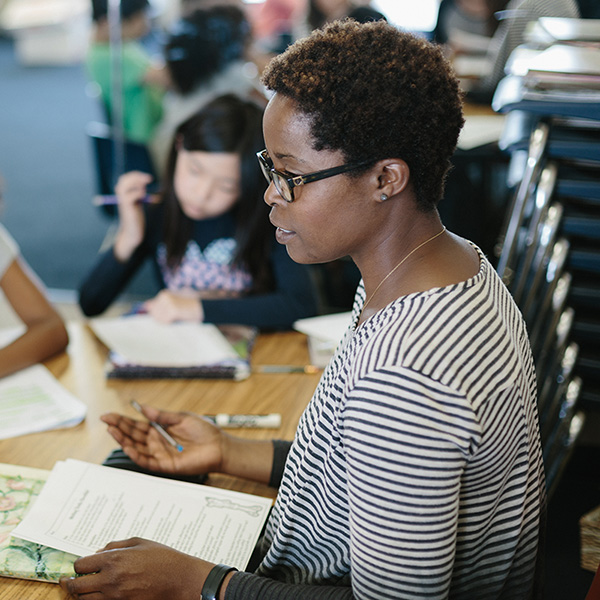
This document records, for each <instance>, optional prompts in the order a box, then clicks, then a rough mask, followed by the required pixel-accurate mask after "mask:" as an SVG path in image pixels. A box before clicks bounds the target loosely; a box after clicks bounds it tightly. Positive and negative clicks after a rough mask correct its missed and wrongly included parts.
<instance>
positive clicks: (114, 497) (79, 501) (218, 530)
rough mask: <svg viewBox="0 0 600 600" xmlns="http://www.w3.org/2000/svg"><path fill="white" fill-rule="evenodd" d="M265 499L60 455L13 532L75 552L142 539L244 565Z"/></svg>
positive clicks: (262, 518)
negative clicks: (60, 458)
mask: <svg viewBox="0 0 600 600" xmlns="http://www.w3.org/2000/svg"><path fill="white" fill-rule="evenodd" d="M271 504H272V501H271V500H270V499H268V498H262V497H260V496H253V495H250V494H242V493H240V492H233V491H231V490H223V489H220V488H214V487H209V486H204V485H199V484H193V483H187V482H181V481H176V480H172V479H163V478H158V477H152V476H149V475H143V474H140V473H134V472H132V471H126V470H121V469H115V468H111V467H103V466H99V465H93V464H90V463H86V462H82V461H77V460H71V459H70V460H67V461H65V462H58V463H56V465H55V467H54V469H53V470H52V472H51V474H50V476H49V478H48V481H47V482H46V485H45V486H44V488H43V489H42V492H41V494H40V496H39V497H38V499H37V501H36V503H35V504H34V506H33V508H32V509H31V510H30V511H29V513H28V514H27V516H26V517H25V518H24V519H23V521H21V523H20V524H19V525H18V526H17V527H16V528H15V529H14V530H13V532H12V535H13V536H14V537H18V538H22V539H25V540H29V541H32V542H36V543H39V544H43V545H45V546H50V547H52V548H56V549H59V550H63V551H65V552H70V553H72V554H77V555H79V556H82V555H87V554H91V553H93V552H96V551H97V550H99V549H101V548H103V547H104V546H105V545H106V544H107V543H108V542H110V541H114V540H123V539H127V538H130V537H134V536H136V537H142V538H146V539H150V540H153V541H155V542H160V543H162V544H165V545H167V546H170V547H172V548H175V549H177V550H180V551H182V552H185V553H186V554H191V555H193V556H197V557H199V558H203V559H204V560H208V561H210V562H214V563H225V564H228V565H231V566H234V567H236V568H238V569H244V568H245V567H246V565H247V563H248V561H249V560H250V556H251V554H252V550H253V549H254V546H255V544H256V541H257V540H258V537H259V535H260V532H261V530H262V527H263V524H264V522H265V520H266V518H267V516H268V512H269V508H270V506H271Z"/></svg>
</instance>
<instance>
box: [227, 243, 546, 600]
mask: <svg viewBox="0 0 600 600" xmlns="http://www.w3.org/2000/svg"><path fill="white" fill-rule="evenodd" d="M364 296H365V294H364V289H363V288H362V286H361V287H360V288H359V290H358V293H357V298H356V302H355V306H354V318H355V322H357V321H358V317H359V314H360V309H361V307H362V305H363V303H364ZM544 488H545V484H544V475H543V466H542V456H541V447H540V440H539V430H538V417H537V408H536V388H535V374H534V368H533V362H532V358H531V352H530V348H529V342H528V338H527V332H526V330H525V326H524V324H523V320H522V318H521V315H520V314H519V311H518V309H517V307H516V305H515V304H514V302H513V301H512V299H511V297H510V295H509V293H508V291H507V290H506V288H505V287H504V285H503V284H502V282H501V281H500V279H499V278H498V276H497V275H496V273H495V272H494V270H493V268H492V267H491V265H490V264H489V262H487V260H486V259H485V257H484V256H483V255H482V254H481V253H480V270H479V272H478V274H477V275H475V276H474V277H472V278H470V279H469V280H467V281H465V282H462V283H458V284H455V285H451V286H448V287H443V288H436V289H432V290H429V291H427V292H423V293H415V294H410V295H407V296H404V297H401V298H398V299H397V300H395V301H394V302H392V303H391V304H390V305H388V306H387V307H386V308H384V309H383V310H381V311H379V312H378V313H376V314H375V315H374V316H373V317H371V318H370V319H368V320H367V321H366V322H364V323H363V324H362V325H361V326H360V327H358V328H357V329H356V330H350V331H348V333H347V334H346V337H345V339H344V340H343V342H342V343H341V345H340V347H339V348H338V351H337V352H336V355H335V356H334V358H333V359H332V361H331V363H330V365H329V366H328V368H327V369H326V371H325V372H324V374H323V377H322V379H321V382H320V383H319V386H318V388H317V390H316V392H315V394H314V396H313V399H312V400H311V402H310V404H309V405H308V407H307V409H306V411H305V413H304V414H303V416H302V418H301V420H300V423H299V426H298V430H297V434H296V438H295V440H294V442H293V444H292V446H291V449H290V452H289V455H288V459H287V463H286V466H285V470H284V473H283V479H282V482H281V486H280V488H279V494H278V497H277V501H276V504H275V507H274V509H273V513H272V515H271V518H270V520H269V522H268V525H267V530H266V534H265V538H264V541H263V544H264V546H263V552H264V559H263V561H262V563H261V564H260V566H259V568H258V571H257V574H259V575H261V576H262V577H256V575H251V574H246V573H240V574H236V575H235V576H234V577H233V578H232V580H231V581H230V584H229V587H228V589H227V600H230V599H231V600H235V599H237V598H244V600H249V599H252V598H261V600H268V599H270V598H278V599H282V598H286V599H287V598H290V599H291V598H314V599H321V598H360V599H373V600H380V599H384V598H389V599H394V600H397V599H399V598H407V599H411V600H414V599H416V598H447V597H452V598H464V599H473V598H477V599H478V600H480V599H482V598H495V599H498V598H506V599H510V600H515V599H520V598H531V597H533V593H534V592H533V588H534V578H535V577H534V576H535V570H536V569H535V566H536V557H537V550H538V539H539V534H540V528H541V522H542V520H543V519H542V518H541V513H542V509H543V504H544V495H545V492H544ZM281 582H283V583H281ZM298 584H301V585H298ZM306 584H314V585H308V586H307V585H306ZM317 586H323V587H317ZM349 586H351V588H349ZM257 590H258V592H257ZM336 590H337V591H336ZM350 590H351V591H350Z"/></svg>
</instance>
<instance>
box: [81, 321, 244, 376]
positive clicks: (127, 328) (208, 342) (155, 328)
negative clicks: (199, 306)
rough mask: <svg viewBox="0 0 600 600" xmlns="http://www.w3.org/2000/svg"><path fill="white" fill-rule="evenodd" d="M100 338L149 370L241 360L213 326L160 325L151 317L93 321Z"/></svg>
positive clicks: (114, 349)
mask: <svg viewBox="0 0 600 600" xmlns="http://www.w3.org/2000/svg"><path fill="white" fill-rule="evenodd" d="M89 323H90V327H91V328H92V329H93V331H94V333H95V334H96V335H97V336H98V338H99V339H100V340H101V341H102V342H103V343H104V344H105V345H106V346H108V348H110V349H111V350H112V351H113V352H116V353H117V354H118V355H120V357H121V358H123V359H124V360H125V361H126V362H128V363H131V364H135V365H143V366H147V367H197V366H202V365H213V364H218V363H223V362H226V361H231V360H239V355H238V354H237V353H236V351H235V349H234V348H233V346H232V345H231V344H230V343H229V342H228V341H227V338H226V337H225V336H224V335H223V334H222V333H221V332H220V331H219V329H218V328H217V327H216V326H215V325H213V324H210V323H189V322H178V323H169V324H164V323H159V322H158V321H156V320H155V319H153V318H152V317H151V316H150V315H131V316H125V317H117V318H114V319H106V318H98V319H91V320H90V322H89Z"/></svg>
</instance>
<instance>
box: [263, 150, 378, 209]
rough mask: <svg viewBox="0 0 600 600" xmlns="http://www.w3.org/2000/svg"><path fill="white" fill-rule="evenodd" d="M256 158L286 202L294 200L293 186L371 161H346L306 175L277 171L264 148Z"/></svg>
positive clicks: (324, 177)
mask: <svg viewBox="0 0 600 600" xmlns="http://www.w3.org/2000/svg"><path fill="white" fill-rule="evenodd" d="M256 158H258V163H259V164H260V168H261V170H262V172H263V175H264V176H265V179H266V180H267V181H268V182H269V183H271V181H272V182H273V183H274V184H275V189H276V190H277V191H278V192H279V195H280V196H281V197H282V198H283V199H284V200H285V201H286V202H293V201H294V188H295V187H297V186H299V185H304V184H306V183H312V182H313V181H319V180H320V179H327V178H328V177H333V176H334V175H340V174H341V173H347V172H348V171H352V170H354V169H358V168H359V167H364V166H365V165H368V164H370V163H373V161H372V160H366V161H363V162H359V163H348V164H346V165H340V166H339V167H332V168H331V169H323V170H322V171H315V172H314V173H307V174H306V175H290V174H288V173H282V172H281V171H277V170H276V169H275V168H274V167H273V161H272V160H271V157H270V156H269V153H268V152H267V151H266V150H262V151H261V152H257V153H256Z"/></svg>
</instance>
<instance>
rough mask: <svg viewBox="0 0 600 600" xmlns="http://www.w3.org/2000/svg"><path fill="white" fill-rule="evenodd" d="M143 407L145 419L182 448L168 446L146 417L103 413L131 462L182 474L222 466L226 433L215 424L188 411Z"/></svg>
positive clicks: (110, 431) (144, 466) (200, 471)
mask: <svg viewBox="0 0 600 600" xmlns="http://www.w3.org/2000/svg"><path fill="white" fill-rule="evenodd" d="M142 410H143V413H144V416H145V417H147V418H148V420H150V421H155V422H156V423H159V424H160V425H161V426H162V427H163V428H164V429H165V430H167V431H168V432H169V434H170V435H171V436H172V437H174V438H175V439H176V440H177V442H178V443H180V444H181V445H182V446H183V451H182V452H179V451H178V450H177V449H176V448H174V447H173V446H171V445H170V444H169V443H168V442H167V441H166V440H165V439H164V438H163V437H162V436H161V435H160V434H159V433H158V431H156V429H155V428H154V427H152V426H151V425H150V423H148V422H147V421H138V420H136V419H131V418H129V417H125V416H123V415H119V414H116V413H108V414H105V415H103V416H102V417H101V418H102V421H104V422H105V423H106V424H107V425H108V432H109V433H110V434H111V435H112V436H113V438H115V440H116V441H117V442H118V443H119V444H120V445H121V447H122V448H123V451H124V452H125V454H127V456H129V458H131V459H132V460H133V461H134V462H136V463H137V464H138V465H140V466H141V467H143V468H145V469H150V470H152V471H160V472H164V473H177V474H182V475H197V474H199V473H211V472H218V471H220V470H221V468H222V463H223V459H224V448H223V446H224V438H225V437H226V435H225V434H224V433H223V432H222V431H221V430H220V429H219V428H218V427H216V426H215V425H213V424H212V423H210V422H209V421H208V420H206V419H204V418H202V417H200V416H197V415H193V414H190V413H177V412H167V411H160V410H157V409H155V408H152V407H150V406H143V407H142Z"/></svg>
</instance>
